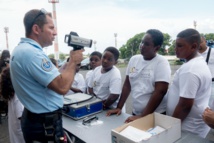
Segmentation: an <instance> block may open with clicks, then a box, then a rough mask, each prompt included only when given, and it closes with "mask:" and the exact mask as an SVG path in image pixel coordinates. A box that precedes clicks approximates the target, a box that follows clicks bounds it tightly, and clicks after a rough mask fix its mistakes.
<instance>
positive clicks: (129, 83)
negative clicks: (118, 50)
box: [107, 29, 171, 122]
mask: <svg viewBox="0 0 214 143" xmlns="http://www.w3.org/2000/svg"><path fill="white" fill-rule="evenodd" d="M162 44H163V34H162V32H160V31H159V30H156V29H150V30H148V31H147V32H146V34H145V35H144V37H143V38H142V43H141V44H140V46H139V48H140V51H141V55H135V56H133V57H132V58H131V59H130V61H129V64H128V67H127V70H126V79H125V82H124V85H123V89H122V94H121V97H120V100H119V103H118V104H117V108H116V109H113V110H110V111H108V113H107V116H109V115H111V114H117V115H119V114H121V109H122V108H123V106H124V103H125V101H126V99H127V98H128V96H129V94H131V95H132V101H133V103H132V105H133V111H132V112H133V115H134V116H131V117H129V118H128V119H126V121H125V122H131V121H133V120H136V119H138V118H140V117H143V116H146V115H148V114H150V113H153V112H154V111H156V112H159V113H165V112H166V101H165V98H164V95H165V94H166V92H167V89H168V85H169V82H170V77H171V69H170V66H169V62H168V61H167V60H166V59H165V58H164V57H163V56H161V55H159V54H157V51H158V50H159V49H160V48H161V46H162Z"/></svg>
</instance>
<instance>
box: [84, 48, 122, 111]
mask: <svg viewBox="0 0 214 143" xmlns="http://www.w3.org/2000/svg"><path fill="white" fill-rule="evenodd" d="M118 58H119V51H118V50H117V49H116V48H115V47H108V48H106V49H105V51H104V53H103V56H102V66H99V67H97V68H96V69H94V71H93V74H92V77H91V79H90V81H89V89H88V91H89V94H93V95H95V96H97V97H99V98H101V99H102V100H103V109H108V108H115V107H116V105H117V99H118V98H119V96H120V93H121V82H122V80H121V74H120V71H119V70H118V69H117V67H115V66H114V65H115V64H116V63H117V60H118Z"/></svg>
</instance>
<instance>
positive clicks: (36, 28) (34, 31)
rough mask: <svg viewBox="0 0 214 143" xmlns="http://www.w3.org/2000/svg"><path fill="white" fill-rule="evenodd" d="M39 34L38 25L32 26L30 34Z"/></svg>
mask: <svg viewBox="0 0 214 143" xmlns="http://www.w3.org/2000/svg"><path fill="white" fill-rule="evenodd" d="M40 32H41V28H40V27H39V25H37V24H34V25H33V26H32V33H35V34H36V35H39V33H40Z"/></svg>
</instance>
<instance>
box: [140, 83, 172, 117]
mask: <svg viewBox="0 0 214 143" xmlns="http://www.w3.org/2000/svg"><path fill="white" fill-rule="evenodd" d="M168 85H169V83H167V82H155V90H154V92H153V93H152V96H151V98H150V99H149V102H148V103H147V105H146V107H145V109H144V110H143V112H142V115H141V116H142V117H143V116H146V115H148V114H150V113H153V112H154V111H155V110H156V108H157V107H158V106H159V105H160V103H161V101H162V100H163V98H164V96H165V94H166V92H167V89H168Z"/></svg>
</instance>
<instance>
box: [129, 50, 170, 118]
mask: <svg viewBox="0 0 214 143" xmlns="http://www.w3.org/2000/svg"><path fill="white" fill-rule="evenodd" d="M126 75H128V76H129V81H130V85H131V95H132V102H133V103H132V105H133V113H134V114H136V115H140V114H141V113H142V112H143V110H144V108H145V107H146V105H147V103H148V101H149V99H150V97H151V95H152V93H153V92H154V90H155V87H154V86H155V82H160V81H163V82H167V83H169V82H170V77H171V69H170V65H169V62H168V61H167V60H166V59H165V58H164V57H163V56H161V55H158V54H157V55H156V57H154V58H153V59H152V60H150V61H146V60H144V58H143V56H142V55H135V56H133V57H132V58H131V59H130V61H129V64H128V67H127V70H126ZM155 111H156V112H159V113H162V112H165V111H166V97H164V99H163V100H162V102H161V103H160V105H159V106H158V108H157V109H156V110H155Z"/></svg>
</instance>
